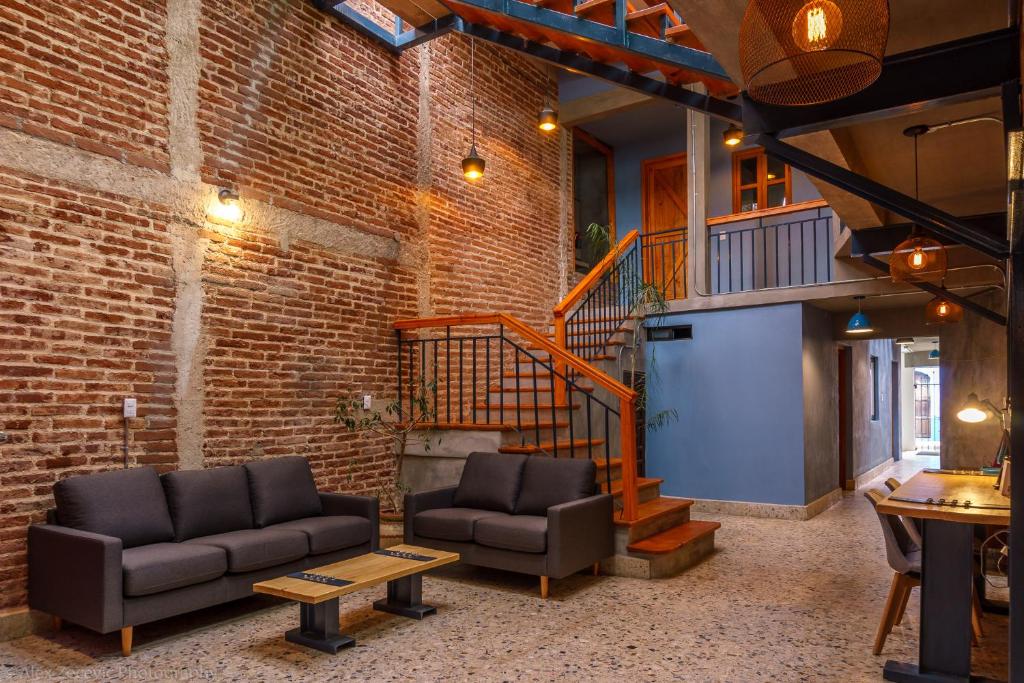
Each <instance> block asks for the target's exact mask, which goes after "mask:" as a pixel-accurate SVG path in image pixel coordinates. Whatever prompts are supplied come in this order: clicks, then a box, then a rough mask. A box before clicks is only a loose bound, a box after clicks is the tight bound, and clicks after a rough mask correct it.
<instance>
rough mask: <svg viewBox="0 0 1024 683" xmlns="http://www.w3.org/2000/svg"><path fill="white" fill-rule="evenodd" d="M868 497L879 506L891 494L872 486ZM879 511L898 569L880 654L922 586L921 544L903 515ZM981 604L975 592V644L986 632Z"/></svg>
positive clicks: (892, 561)
mask: <svg viewBox="0 0 1024 683" xmlns="http://www.w3.org/2000/svg"><path fill="white" fill-rule="evenodd" d="M864 497H865V498H867V499H868V500H869V501H871V506H872V507H873V508H877V506H878V501H880V500H883V499H885V498H887V497H888V496H887V495H886V493H885V491H882V490H881V489H869V490H867V491H865V492H864ZM876 514H877V515H878V520H879V521H880V522H881V524H882V536H883V537H884V538H885V556H886V559H887V560H888V562H889V566H890V567H891V568H892V569H893V572H894V574H893V577H892V585H891V586H890V587H889V596H888V598H886V601H885V609H884V610H882V621H881V622H880V623H879V624H878V632H877V633H876V634H875V647H874V650H873V653H874V654H876V655H879V654H881V653H882V648H883V647H884V646H885V639H886V638H887V637H888V636H889V634H890V633H892V627H893V626H897V625H899V624H901V623H903V615H904V613H905V612H906V611H907V601H909V600H910V592H911V591H912V590H913V589H914V587H915V586H920V585H921V547H920V546H919V545H918V544H916V543H914V541H913V540H911V536H910V534H908V533H907V528H906V527H905V526H904V522H903V521H902V520H901V519H900V518H899V517H897V516H895V515H886V514H883V513H881V512H878V511H877V510H876ZM980 607H981V606H980V604H979V601H978V600H977V595H975V596H974V600H973V612H972V615H971V627H972V632H973V638H974V643H975V644H977V642H978V639H979V638H981V637H982V635H983V634H982V630H981V609H980Z"/></svg>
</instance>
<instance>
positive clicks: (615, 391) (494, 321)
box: [394, 313, 637, 402]
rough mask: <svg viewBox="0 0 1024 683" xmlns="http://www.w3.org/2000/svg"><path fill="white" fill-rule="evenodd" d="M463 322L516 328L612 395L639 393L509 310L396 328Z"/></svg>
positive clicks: (623, 396)
mask: <svg viewBox="0 0 1024 683" xmlns="http://www.w3.org/2000/svg"><path fill="white" fill-rule="evenodd" d="M464 325H504V326H505V327H507V328H508V329H510V330H513V331H515V332H516V333H517V334H519V335H520V336H522V337H524V338H525V339H527V340H529V341H530V342H531V343H533V344H536V345H537V346H539V347H540V348H541V349H542V350H543V351H544V352H546V353H548V354H550V355H551V358H552V360H554V361H555V362H556V363H559V364H564V365H568V366H570V367H572V368H573V369H575V370H576V371H577V372H579V373H580V374H581V375H583V376H584V377H587V378H589V379H591V380H592V381H593V382H594V383H595V384H598V385H600V386H601V387H603V388H605V389H607V390H608V391H609V392H610V393H611V394H612V395H613V396H615V397H616V398H618V399H620V400H624V401H631V402H632V401H636V399H637V393H636V392H635V391H633V390H632V389H630V388H629V387H627V386H626V385H625V384H623V383H622V382H619V381H617V380H615V379H614V378H613V377H611V376H610V375H608V374H606V373H604V372H602V371H601V370H598V369H597V368H595V367H594V366H593V365H591V364H589V363H587V361H585V360H583V359H582V358H580V357H579V356H576V355H573V354H571V353H569V352H568V351H566V350H565V349H562V348H559V347H558V346H556V345H555V343H554V342H552V341H551V340H550V339H548V338H547V337H545V336H544V335H542V334H540V333H539V332H537V331H536V330H535V329H533V328H532V327H530V326H529V325H527V324H526V323H524V322H523V321H522V320H519V319H518V318H515V317H513V316H511V315H508V314H506V313H474V314H469V315H451V316H441V317H437V318H415V319H411V320H399V321H397V322H396V323H395V325H394V327H395V329H396V330H415V329H420V328H424V327H458V326H464Z"/></svg>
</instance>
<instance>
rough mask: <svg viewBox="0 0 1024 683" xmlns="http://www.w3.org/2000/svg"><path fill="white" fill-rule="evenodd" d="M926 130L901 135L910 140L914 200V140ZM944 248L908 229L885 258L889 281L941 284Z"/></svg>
mask: <svg viewBox="0 0 1024 683" xmlns="http://www.w3.org/2000/svg"><path fill="white" fill-rule="evenodd" d="M926 131H927V127H925V126H911V127H910V128H907V129H906V130H905V131H903V134H904V135H907V136H909V137H913V138H914V198H915V199H920V182H919V176H918V160H917V139H918V138H919V137H920V136H921V135H923V134H924V133H925V132H926ZM947 268H948V260H947V258H946V248H945V247H944V246H942V243H941V242H939V241H938V240H936V239H933V238H931V237H928V236H927V235H925V234H923V233H922V232H921V229H920V228H919V227H918V226H916V225H915V226H914V227H913V228H911V231H910V237H908V238H907V239H905V240H903V241H902V242H900V243H899V244H897V245H896V248H895V249H893V250H892V254H891V255H890V256H889V274H890V275H891V276H892V281H893V282H941V281H942V280H943V279H944V278H945V277H946V270H947Z"/></svg>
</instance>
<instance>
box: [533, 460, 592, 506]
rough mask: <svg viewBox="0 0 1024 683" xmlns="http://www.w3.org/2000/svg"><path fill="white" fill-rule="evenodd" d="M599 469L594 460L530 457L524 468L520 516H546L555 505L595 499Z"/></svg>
mask: <svg viewBox="0 0 1024 683" xmlns="http://www.w3.org/2000/svg"><path fill="white" fill-rule="evenodd" d="M596 476H597V466H596V465H595V464H594V462H593V461H592V460H583V459H572V458H549V457H546V456H543V455H531V456H530V457H529V458H527V460H526V466H525V467H523V487H522V490H521V491H520V492H519V500H518V501H517V502H516V514H517V515H546V514H547V513H548V508H549V507H551V506H552V505H560V504H562V503H569V502H571V501H574V500H580V499H581V498H587V497H589V496H592V495H594V486H595V477H596Z"/></svg>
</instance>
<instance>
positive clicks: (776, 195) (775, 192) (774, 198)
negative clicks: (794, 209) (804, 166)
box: [768, 183, 786, 207]
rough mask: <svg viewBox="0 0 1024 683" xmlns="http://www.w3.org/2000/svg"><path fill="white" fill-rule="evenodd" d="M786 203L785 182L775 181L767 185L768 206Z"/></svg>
mask: <svg viewBox="0 0 1024 683" xmlns="http://www.w3.org/2000/svg"><path fill="white" fill-rule="evenodd" d="M785 205H786V183H775V184H774V185H769V186H768V206H769V207H772V206H785Z"/></svg>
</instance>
